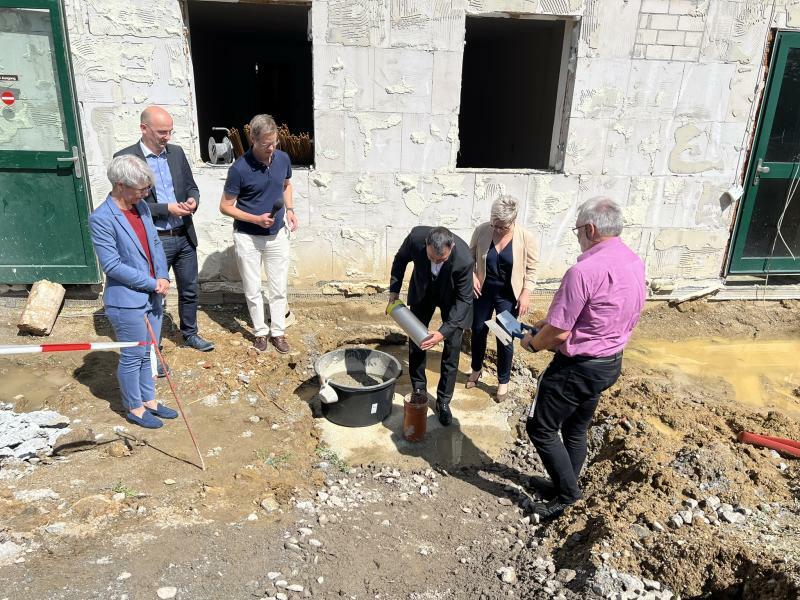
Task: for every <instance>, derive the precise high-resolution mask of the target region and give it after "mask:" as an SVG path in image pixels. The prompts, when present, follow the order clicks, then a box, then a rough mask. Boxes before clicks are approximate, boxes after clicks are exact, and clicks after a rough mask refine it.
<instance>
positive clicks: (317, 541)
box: [308, 538, 322, 548]
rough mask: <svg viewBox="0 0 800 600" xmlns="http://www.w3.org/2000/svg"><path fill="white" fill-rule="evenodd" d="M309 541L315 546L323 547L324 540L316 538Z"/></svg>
mask: <svg viewBox="0 0 800 600" xmlns="http://www.w3.org/2000/svg"><path fill="white" fill-rule="evenodd" d="M308 543H309V544H311V545H312V546H314V547H315V548H322V542H320V541H319V540H316V539H314V538H311V539H309V540H308Z"/></svg>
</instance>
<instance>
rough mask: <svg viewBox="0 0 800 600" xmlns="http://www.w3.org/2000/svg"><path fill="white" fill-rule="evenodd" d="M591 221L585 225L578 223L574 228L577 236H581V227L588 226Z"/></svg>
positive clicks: (573, 230) (573, 231)
mask: <svg viewBox="0 0 800 600" xmlns="http://www.w3.org/2000/svg"><path fill="white" fill-rule="evenodd" d="M588 224H589V223H584V224H583V225H578V226H577V227H573V228H572V233H574V234H575V237H581V229H583V228H584V227H586V226H587V225H588Z"/></svg>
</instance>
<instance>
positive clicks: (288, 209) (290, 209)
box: [286, 206, 294, 212]
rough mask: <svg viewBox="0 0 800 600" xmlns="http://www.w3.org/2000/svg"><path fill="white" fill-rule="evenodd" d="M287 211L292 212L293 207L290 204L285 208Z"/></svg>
mask: <svg viewBox="0 0 800 600" xmlns="http://www.w3.org/2000/svg"><path fill="white" fill-rule="evenodd" d="M289 211H292V212H294V209H293V208H292V207H291V206H289V207H287V208H286V212H289Z"/></svg>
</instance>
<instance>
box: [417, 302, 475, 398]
mask: <svg viewBox="0 0 800 600" xmlns="http://www.w3.org/2000/svg"><path fill="white" fill-rule="evenodd" d="M409 308H410V309H411V312H412V313H414V315H415V316H416V317H417V318H418V319H419V320H420V321H422V323H423V324H424V325H425V327H427V326H428V324H429V323H430V322H431V317H433V312H434V311H435V310H436V304H435V303H434V302H433V301H430V300H428V299H427V298H426V301H423V302H421V303H419V304H417V305H415V306H411V307H409ZM439 308H440V310H441V311H442V320H443V321H445V320H447V316H448V313H449V311H450V307H447V306H445V307H441V306H440V307H439ZM463 335H464V330H463V329H462V328H458V329H456V330H455V331H454V332H453V333H452V334H450V336H449V337H446V338H445V339H444V349H443V350H442V364H441V368H440V370H439V386H438V387H437V388H436V399H437V400H438V401H439V402H442V403H443V404H448V403H449V402H450V400H451V399H452V398H453V390H454V389H455V388H456V377H457V376H458V356H459V353H460V352H461V338H462V336H463ZM426 357H427V352H425V351H424V350H420V348H419V346H417V345H416V344H415V343H414V342H412V341H411V340H409V341H408V370H409V376H410V378H411V389H412V390H425V389H427V386H428V380H427V378H426V377H425V363H426Z"/></svg>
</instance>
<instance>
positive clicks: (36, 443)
mask: <svg viewBox="0 0 800 600" xmlns="http://www.w3.org/2000/svg"><path fill="white" fill-rule="evenodd" d="M45 449H48V450H49V446H48V445H47V438H41V437H35V438H31V439H29V440H26V441H24V442H22V443H21V444H20V445H19V446H17V447H16V448H14V456H16V457H17V458H32V457H34V456H36V455H37V454H38V453H39V452H40V451H42V450H45Z"/></svg>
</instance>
